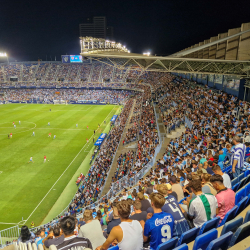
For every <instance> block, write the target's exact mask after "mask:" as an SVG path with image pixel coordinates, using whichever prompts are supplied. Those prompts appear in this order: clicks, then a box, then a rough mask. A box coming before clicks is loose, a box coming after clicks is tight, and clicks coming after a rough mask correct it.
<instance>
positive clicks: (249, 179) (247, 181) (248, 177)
mask: <svg viewBox="0 0 250 250" xmlns="http://www.w3.org/2000/svg"><path fill="white" fill-rule="evenodd" d="M246 177H247V180H246V182H245V185H246V184H248V183H249V182H250V174H249V175H247V176H246Z"/></svg>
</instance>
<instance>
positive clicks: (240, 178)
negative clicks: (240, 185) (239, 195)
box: [238, 173, 244, 182]
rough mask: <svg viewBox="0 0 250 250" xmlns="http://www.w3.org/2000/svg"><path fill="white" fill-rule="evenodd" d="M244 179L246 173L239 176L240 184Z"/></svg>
mask: <svg viewBox="0 0 250 250" xmlns="http://www.w3.org/2000/svg"><path fill="white" fill-rule="evenodd" d="M243 178H244V173H241V174H240V175H239V176H238V179H239V182H240V181H241V180H242V179H243Z"/></svg>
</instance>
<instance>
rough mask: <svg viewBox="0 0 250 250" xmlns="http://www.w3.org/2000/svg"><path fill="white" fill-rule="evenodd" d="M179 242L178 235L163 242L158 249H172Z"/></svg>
mask: <svg viewBox="0 0 250 250" xmlns="http://www.w3.org/2000/svg"><path fill="white" fill-rule="evenodd" d="M177 242H178V237H174V238H173V239H171V240H168V241H166V242H164V243H161V244H160V245H159V246H158V247H157V248H156V250H172V249H173V248H174V247H176V245H177Z"/></svg>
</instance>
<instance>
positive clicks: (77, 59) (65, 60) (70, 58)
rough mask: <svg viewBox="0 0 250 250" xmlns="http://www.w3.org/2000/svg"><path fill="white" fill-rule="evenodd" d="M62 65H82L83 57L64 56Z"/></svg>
mask: <svg viewBox="0 0 250 250" xmlns="http://www.w3.org/2000/svg"><path fill="white" fill-rule="evenodd" d="M62 63H82V56H79V55H64V56H62Z"/></svg>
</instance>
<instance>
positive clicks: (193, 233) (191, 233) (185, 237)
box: [178, 227, 200, 246]
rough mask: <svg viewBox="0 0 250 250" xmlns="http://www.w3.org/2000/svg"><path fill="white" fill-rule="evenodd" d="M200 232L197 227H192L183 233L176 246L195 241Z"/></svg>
mask: <svg viewBox="0 0 250 250" xmlns="http://www.w3.org/2000/svg"><path fill="white" fill-rule="evenodd" d="M199 231H200V228H199V227H194V228H192V229H190V230H188V231H187V232H185V233H183V234H182V235H181V237H180V239H179V242H178V246H180V245H181V244H183V243H186V244H188V243H190V242H192V241H194V240H195V239H196V237H197V236H198V234H199Z"/></svg>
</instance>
